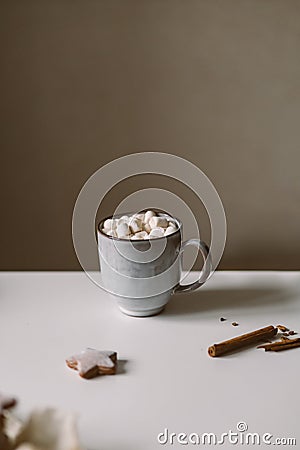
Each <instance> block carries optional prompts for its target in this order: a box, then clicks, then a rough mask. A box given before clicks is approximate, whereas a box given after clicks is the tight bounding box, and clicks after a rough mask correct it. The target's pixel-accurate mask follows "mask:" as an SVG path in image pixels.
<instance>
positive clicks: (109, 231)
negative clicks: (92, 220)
mask: <svg viewBox="0 0 300 450" xmlns="http://www.w3.org/2000/svg"><path fill="white" fill-rule="evenodd" d="M103 231H104V233H106V234H107V236H112V237H117V233H116V230H103Z"/></svg>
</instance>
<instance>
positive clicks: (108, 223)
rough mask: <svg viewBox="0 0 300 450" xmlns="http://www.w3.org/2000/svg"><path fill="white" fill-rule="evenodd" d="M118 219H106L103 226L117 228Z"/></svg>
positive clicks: (110, 228) (108, 228)
mask: <svg viewBox="0 0 300 450" xmlns="http://www.w3.org/2000/svg"><path fill="white" fill-rule="evenodd" d="M117 224H118V220H116V219H106V220H105V222H104V224H103V228H106V229H107V230H115V229H116V228H117Z"/></svg>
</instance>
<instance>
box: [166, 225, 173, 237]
mask: <svg viewBox="0 0 300 450" xmlns="http://www.w3.org/2000/svg"><path fill="white" fill-rule="evenodd" d="M175 231H176V228H174V227H168V228H166V230H165V236H168V235H169V234H172V233H174V232H175Z"/></svg>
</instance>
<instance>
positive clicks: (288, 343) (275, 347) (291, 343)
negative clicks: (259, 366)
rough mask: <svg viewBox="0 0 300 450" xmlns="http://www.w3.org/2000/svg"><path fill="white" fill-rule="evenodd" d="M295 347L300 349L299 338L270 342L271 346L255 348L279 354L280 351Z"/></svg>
mask: <svg viewBox="0 0 300 450" xmlns="http://www.w3.org/2000/svg"><path fill="white" fill-rule="evenodd" d="M296 347H300V338H297V339H285V340H284V341H277V342H272V343H271V344H265V345H260V346H259V347H257V348H264V349H265V351H266V352H280V351H281V350H288V349H290V348H296Z"/></svg>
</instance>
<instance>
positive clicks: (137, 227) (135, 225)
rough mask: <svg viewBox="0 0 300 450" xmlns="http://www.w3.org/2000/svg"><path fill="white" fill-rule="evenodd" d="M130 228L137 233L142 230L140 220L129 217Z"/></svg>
mask: <svg viewBox="0 0 300 450" xmlns="http://www.w3.org/2000/svg"><path fill="white" fill-rule="evenodd" d="M129 226H130V229H131V231H132V233H138V232H139V231H141V230H142V228H143V226H142V221H141V220H140V219H131V220H130V222H129Z"/></svg>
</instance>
